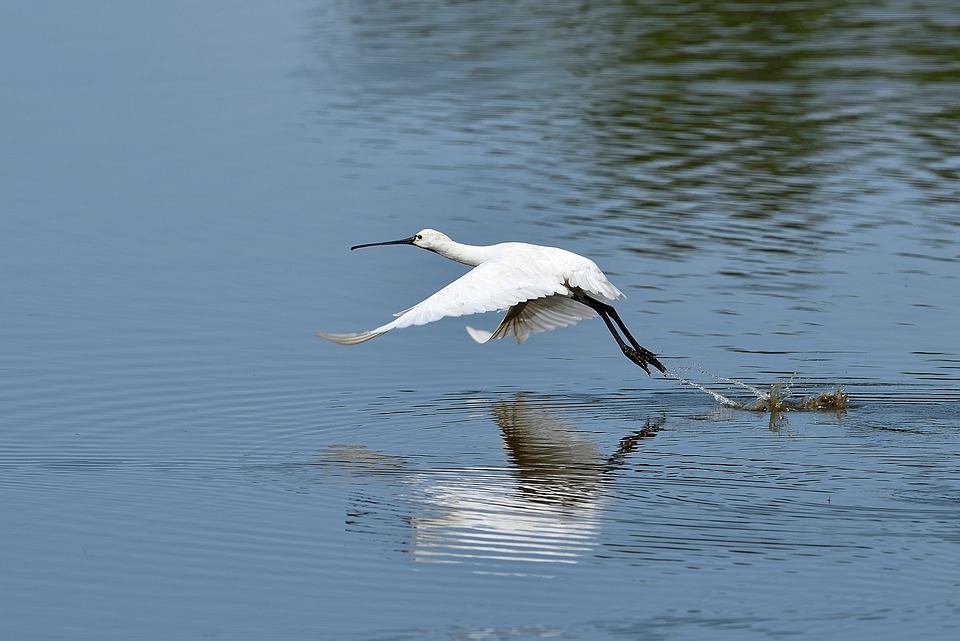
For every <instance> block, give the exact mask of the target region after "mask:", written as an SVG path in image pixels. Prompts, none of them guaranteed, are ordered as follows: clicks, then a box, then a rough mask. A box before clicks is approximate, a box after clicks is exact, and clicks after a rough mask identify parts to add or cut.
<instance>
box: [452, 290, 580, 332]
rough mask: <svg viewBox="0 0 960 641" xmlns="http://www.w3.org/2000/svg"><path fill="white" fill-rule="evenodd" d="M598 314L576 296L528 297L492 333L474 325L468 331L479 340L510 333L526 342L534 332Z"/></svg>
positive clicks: (566, 324)
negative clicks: (528, 298)
mask: <svg viewBox="0 0 960 641" xmlns="http://www.w3.org/2000/svg"><path fill="white" fill-rule="evenodd" d="M596 315H597V313H596V312H595V311H593V310H592V309H591V308H589V307H587V306H586V305H582V304H580V303H578V302H576V301H575V300H573V299H572V298H567V297H566V296H548V297H547V298H538V299H536V300H529V301H525V302H522V303H520V304H518V305H517V306H516V307H513V308H512V309H511V310H510V311H509V312H508V313H507V315H506V317H505V318H504V319H503V321H502V322H501V323H500V326H499V327H497V329H496V330H495V331H494V332H493V333H492V334H491V333H490V332H487V331H484V330H481V329H474V328H472V327H467V333H468V334H470V338H472V339H473V340H475V341H477V342H478V343H486V342H487V341H488V340H490V339H491V338H506V337H508V336H513V337H514V338H515V339H516V341H517V342H518V343H523V341H525V340H527V337H528V336H530V334H536V333H539V332H549V331H550V330H552V329H557V328H558V327H567V326H569V325H575V324H577V323H579V322H580V321H582V320H585V319H588V318H594V317H595V316H596Z"/></svg>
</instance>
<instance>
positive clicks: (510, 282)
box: [317, 258, 570, 345]
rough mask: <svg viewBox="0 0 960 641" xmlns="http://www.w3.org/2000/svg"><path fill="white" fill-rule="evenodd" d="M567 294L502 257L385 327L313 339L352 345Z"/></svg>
mask: <svg viewBox="0 0 960 641" xmlns="http://www.w3.org/2000/svg"><path fill="white" fill-rule="evenodd" d="M569 292H570V290H569V289H568V288H567V286H566V285H565V284H564V283H563V282H562V281H561V280H560V279H559V278H557V279H555V280H551V279H548V278H546V277H544V275H543V274H542V273H538V272H537V271H535V269H534V268H532V267H531V266H530V265H527V264H524V263H522V262H517V261H511V260H509V259H508V258H505V259H500V260H494V261H489V262H486V263H483V264H481V265H478V266H477V267H474V268H473V269H472V270H470V271H469V272H467V273H466V274H464V275H463V276H461V277H460V278H458V279H457V280H455V281H453V282H452V283H450V284H449V285H447V286H446V287H444V288H443V289H441V290H440V291H438V292H437V293H436V294H434V295H433V296H430V297H429V298H427V299H426V300H424V301H423V302H420V303H417V304H416V305H414V306H413V307H411V308H410V309H407V310H404V311H403V312H400V314H399V315H398V316H397V318H396V319H394V320H393V321H391V322H389V323H387V324H386V325H381V326H380V327H378V328H376V329H373V330H370V331H369V332H362V333H359V334H326V333H322V332H317V336H319V337H320V338H325V339H327V340H329V341H333V342H334V343H340V344H341V345H356V344H358V343H363V342H366V341H368V340H371V339H373V338H376V337H377V336H380V335H381V334H384V333H386V332H389V331H390V330H391V329H397V328H402V327H410V326H411V325H424V324H426V323H432V322H433V321H437V320H440V319H441V318H444V317H447V316H466V315H468V314H478V313H481V312H493V311H498V310H504V309H509V308H511V307H513V306H514V305H516V304H518V303H522V302H525V301H529V300H534V299H541V298H545V297H547V296H553V295H554V294H569ZM558 327H559V325H558ZM551 329H552V328H551ZM540 331H546V330H540Z"/></svg>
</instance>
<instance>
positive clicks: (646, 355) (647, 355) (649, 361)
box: [623, 346, 667, 375]
mask: <svg viewBox="0 0 960 641" xmlns="http://www.w3.org/2000/svg"><path fill="white" fill-rule="evenodd" d="M623 354H624V356H626V357H627V358H629V359H630V360H631V361H633V362H634V363H636V364H637V365H639V366H640V367H642V368H643V371H645V372H646V373H647V374H648V375H650V368H649V367H648V366H649V365H653V366H654V367H656V368H657V369H658V370H660V371H661V372H663V373H664V374H665V373H666V372H667V368H666V367H664V366H663V364H662V363H661V362H660V361H659V360H657V357H656V355H654V353H653V352H651V351H650V350H647V349H644V348H642V347H641V348H640V349H639V350H637V349H634V348H632V347H627V346H624V348H623Z"/></svg>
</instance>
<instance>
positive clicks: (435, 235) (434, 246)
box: [350, 229, 450, 251]
mask: <svg viewBox="0 0 960 641" xmlns="http://www.w3.org/2000/svg"><path fill="white" fill-rule="evenodd" d="M448 243H450V238H449V237H448V236H447V235H446V234H442V233H440V232H438V231H437V230H435V229H421V230H420V231H418V232H417V233H416V234H414V235H413V236H411V237H410V238H401V239H400V240H388V241H386V242H383V243H365V244H363V245H354V246H353V247H351V248H350V249H351V250H353V249H360V248H361V247H374V246H377V245H414V246H416V247H422V248H423V249H429V250H430V251H437V250H438V249H440V248H441V247H443V246H444V245H445V244H448Z"/></svg>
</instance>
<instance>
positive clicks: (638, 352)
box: [573, 294, 667, 374]
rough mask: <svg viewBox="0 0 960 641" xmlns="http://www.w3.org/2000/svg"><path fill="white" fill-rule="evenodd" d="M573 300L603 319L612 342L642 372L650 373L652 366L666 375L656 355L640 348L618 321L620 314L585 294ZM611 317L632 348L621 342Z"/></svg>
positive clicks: (576, 296)
mask: <svg viewBox="0 0 960 641" xmlns="http://www.w3.org/2000/svg"><path fill="white" fill-rule="evenodd" d="M573 300H575V301H577V302H578V303H581V304H583V305H586V306H587V307H590V308H591V309H593V310H594V311H595V312H597V313H598V314H599V315H600V318H602V319H603V322H604V323H605V324H606V326H607V329H609V330H610V333H611V334H612V335H613V338H614V340H616V341H617V345H618V346H619V347H620V351H622V352H623V354H624V356H626V357H627V358H629V359H630V360H631V361H633V362H634V363H636V364H637V365H639V366H640V367H642V368H643V371H645V372H646V373H647V374H649V373H650V368H649V367H648V365H653V366H654V367H656V368H657V369H658V370H660V371H661V372H663V373H664V374H666V372H667V368H666V367H664V366H663V364H662V363H661V362H660V361H659V360H657V356H656V354H654V353H653V352H651V351H650V350H648V349H646V348H645V347H641V346H640V344H639V343H638V342H637V340H636V339H635V338H634V337H633V335H632V334H631V333H630V330H628V329H627V326H626V325H624V324H623V321H622V320H621V319H620V314H618V313H617V310H616V309H614V307H613V306H612V305H608V304H606V303H604V302H601V301H599V300H597V299H595V298H591V297H590V296H587V295H586V294H574V296H573ZM611 317H613V322H616V324H617V326H618V327H619V328H620V331H622V332H623V334H624V336H626V337H627V340H628V341H630V345H632V346H633V347H631V346H630V345H627V344H626V343H625V342H623V339H622V338H621V337H620V334H619V333H617V329H616V327H614V326H613V322H612V321H611V320H610V318H611Z"/></svg>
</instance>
